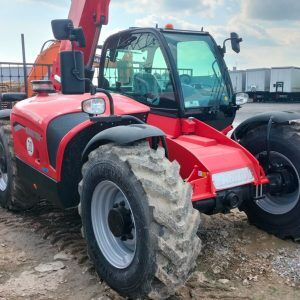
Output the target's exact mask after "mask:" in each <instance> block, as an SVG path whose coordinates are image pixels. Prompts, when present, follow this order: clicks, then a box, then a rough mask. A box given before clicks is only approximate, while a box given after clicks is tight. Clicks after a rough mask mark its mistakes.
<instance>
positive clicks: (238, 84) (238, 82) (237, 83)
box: [229, 70, 246, 93]
mask: <svg viewBox="0 0 300 300" xmlns="http://www.w3.org/2000/svg"><path fill="white" fill-rule="evenodd" d="M229 74H230V78H231V82H232V87H233V91H234V92H235V93H240V92H244V91H245V85H246V71H244V70H233V71H230V72H229Z"/></svg>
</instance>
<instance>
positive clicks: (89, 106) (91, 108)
mask: <svg viewBox="0 0 300 300" xmlns="http://www.w3.org/2000/svg"><path fill="white" fill-rule="evenodd" d="M82 111H83V112H85V113H87V114H89V115H101V114H103V113H104V112H105V100H104V99H103V98H92V99H88V100H84V101H83V102H82Z"/></svg>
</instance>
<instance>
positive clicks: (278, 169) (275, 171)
mask: <svg viewBox="0 0 300 300" xmlns="http://www.w3.org/2000/svg"><path fill="white" fill-rule="evenodd" d="M267 177H268V179H269V181H270V183H269V193H270V194H271V195H279V194H281V193H284V194H286V193H292V192H294V191H295V189H296V188H297V181H296V178H295V176H294V172H293V170H290V169H288V168H285V167H282V166H275V167H274V166H273V167H272V169H271V170H270V171H269V172H268V174H267Z"/></svg>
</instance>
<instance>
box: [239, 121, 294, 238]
mask: <svg viewBox="0 0 300 300" xmlns="http://www.w3.org/2000/svg"><path fill="white" fill-rule="evenodd" d="M266 131H267V129H266V126H262V127H259V128H256V129H254V130H252V131H250V132H249V133H248V134H247V135H246V136H245V137H243V138H242V140H241V144H242V145H243V146H244V147H245V148H247V149H248V150H250V152H251V153H252V154H253V155H255V156H256V157H257V159H258V160H259V162H260V164H261V166H262V167H263V169H264V171H265V173H266V175H267V177H268V178H269V181H270V184H269V185H268V186H267V187H266V191H265V197H264V198H263V199H260V200H257V201H249V202H247V203H245V204H244V206H243V208H242V209H243V210H244V211H245V212H246V214H247V215H248V218H249V221H250V222H251V223H253V224H255V225H257V226H258V227H260V228H262V229H264V230H265V231H267V232H269V233H272V234H275V235H277V236H278V237H281V238H293V239H296V240H297V239H299V238H300V218H299V216H300V127H299V126H297V125H293V126H292V125H291V126H288V125H282V126H276V125H275V126H274V128H273V129H272V131H271V139H270V148H271V149H270V150H271V151H270V164H269V161H268V159H267V151H266V135H267V133H266Z"/></svg>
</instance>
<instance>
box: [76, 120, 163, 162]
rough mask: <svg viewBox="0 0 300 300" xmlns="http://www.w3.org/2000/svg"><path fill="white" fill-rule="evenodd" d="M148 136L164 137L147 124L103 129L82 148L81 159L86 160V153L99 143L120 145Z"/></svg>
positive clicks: (155, 128) (160, 131)
mask: <svg viewBox="0 0 300 300" xmlns="http://www.w3.org/2000/svg"><path fill="white" fill-rule="evenodd" d="M150 137H165V133H164V132H163V131H162V130H160V129H159V128H157V127H154V126H151V125H147V124H131V125H127V126H124V125H121V126H116V127H112V128H108V129H105V130H103V131H101V132H100V133H98V134H97V135H95V136H94V137H93V138H92V139H91V140H90V141H89V143H88V144H87V146H86V147H85V149H84V150H83V154H82V160H83V161H86V160H87V157H88V154H89V153H90V152H91V151H93V150H94V149H96V148H97V147H99V146H100V145H104V144H108V143H115V144H117V145H120V146H121V145H126V144H130V143H133V142H136V141H140V140H143V139H146V138H150Z"/></svg>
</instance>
